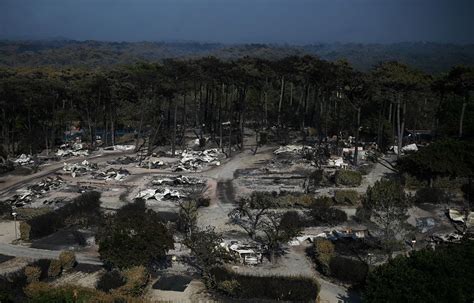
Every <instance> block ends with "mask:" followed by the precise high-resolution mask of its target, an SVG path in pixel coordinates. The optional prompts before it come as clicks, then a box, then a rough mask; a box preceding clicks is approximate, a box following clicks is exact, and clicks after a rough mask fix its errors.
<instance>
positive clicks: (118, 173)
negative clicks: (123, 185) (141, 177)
mask: <svg viewBox="0 0 474 303" xmlns="http://www.w3.org/2000/svg"><path fill="white" fill-rule="evenodd" d="M128 175H130V172H129V171H128V170H126V169H123V168H119V169H114V168H109V169H108V170H106V171H105V172H103V171H99V172H96V173H94V174H93V178H94V179H101V180H105V181H109V180H116V181H123V180H125V178H126V177H127V176H128Z"/></svg>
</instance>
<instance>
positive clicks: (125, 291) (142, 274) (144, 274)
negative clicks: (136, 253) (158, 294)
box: [117, 266, 149, 297]
mask: <svg viewBox="0 0 474 303" xmlns="http://www.w3.org/2000/svg"><path fill="white" fill-rule="evenodd" d="M123 276H124V278H125V281H126V282H125V284H124V285H122V286H121V287H119V288H118V289H117V293H119V294H121V295H126V296H132V297H138V296H141V295H142V294H143V291H144V290H145V287H146V285H147V283H148V279H149V275H148V271H147V270H146V268H145V267H144V266H134V267H131V268H129V269H127V270H125V271H124V272H123Z"/></svg>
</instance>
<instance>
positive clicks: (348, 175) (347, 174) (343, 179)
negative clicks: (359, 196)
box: [334, 170, 362, 186]
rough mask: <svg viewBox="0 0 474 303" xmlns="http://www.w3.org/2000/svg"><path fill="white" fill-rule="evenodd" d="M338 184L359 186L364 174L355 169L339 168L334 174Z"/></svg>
mask: <svg viewBox="0 0 474 303" xmlns="http://www.w3.org/2000/svg"><path fill="white" fill-rule="evenodd" d="M334 181H335V182H336V185H344V186H359V185H360V184H361V183H362V174H361V173H360V172H358V171H353V170H338V171H336V174H335V175H334Z"/></svg>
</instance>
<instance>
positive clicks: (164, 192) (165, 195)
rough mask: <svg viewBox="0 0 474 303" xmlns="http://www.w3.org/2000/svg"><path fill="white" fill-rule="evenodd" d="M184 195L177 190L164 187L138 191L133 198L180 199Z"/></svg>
mask: <svg viewBox="0 0 474 303" xmlns="http://www.w3.org/2000/svg"><path fill="white" fill-rule="evenodd" d="M183 197H184V196H183V195H182V194H181V193H180V192H179V191H177V190H170V189H169V188H164V189H145V190H141V191H139V192H138V194H137V195H136V196H135V199H143V200H149V199H155V200H156V201H161V200H173V199H180V198H183Z"/></svg>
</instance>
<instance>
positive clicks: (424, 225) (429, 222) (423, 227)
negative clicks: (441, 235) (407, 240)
mask: <svg viewBox="0 0 474 303" xmlns="http://www.w3.org/2000/svg"><path fill="white" fill-rule="evenodd" d="M435 225H436V222H435V220H434V219H433V218H429V217H426V218H417V219H416V227H417V228H418V229H420V231H421V232H422V233H426V232H428V231H429V230H431V229H432V228H433V227H434V226H435Z"/></svg>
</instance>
